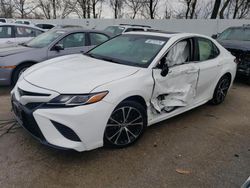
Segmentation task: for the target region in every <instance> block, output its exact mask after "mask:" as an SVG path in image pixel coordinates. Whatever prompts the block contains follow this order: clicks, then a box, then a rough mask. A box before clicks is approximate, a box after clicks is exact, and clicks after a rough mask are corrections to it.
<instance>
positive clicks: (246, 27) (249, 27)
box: [227, 25, 250, 29]
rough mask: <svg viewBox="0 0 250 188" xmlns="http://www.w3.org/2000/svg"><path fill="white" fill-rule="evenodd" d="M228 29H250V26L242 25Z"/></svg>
mask: <svg viewBox="0 0 250 188" xmlns="http://www.w3.org/2000/svg"><path fill="white" fill-rule="evenodd" d="M227 29H250V25H242V26H235V27H229V28H227Z"/></svg>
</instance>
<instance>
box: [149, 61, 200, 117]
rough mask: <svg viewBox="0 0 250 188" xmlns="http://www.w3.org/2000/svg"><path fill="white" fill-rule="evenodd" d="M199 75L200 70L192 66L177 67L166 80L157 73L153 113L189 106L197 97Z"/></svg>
mask: <svg viewBox="0 0 250 188" xmlns="http://www.w3.org/2000/svg"><path fill="white" fill-rule="evenodd" d="M190 70H192V71H190ZM198 75H199V69H198V68H197V67H196V66H192V65H180V66H178V67H175V68H174V69H173V70H172V72H170V73H169V75H167V77H166V79H163V78H162V77H161V75H160V74H158V73H157V71H155V73H154V78H155V87H154V92H153V95H152V98H151V101H150V102H151V108H153V109H151V112H152V113H153V114H157V113H164V112H165V113H166V112H170V111H171V109H173V108H176V107H184V106H187V105H188V104H189V103H190V102H191V101H193V100H194V98H195V96H196V88H197V81H198ZM155 112H156V113H155Z"/></svg>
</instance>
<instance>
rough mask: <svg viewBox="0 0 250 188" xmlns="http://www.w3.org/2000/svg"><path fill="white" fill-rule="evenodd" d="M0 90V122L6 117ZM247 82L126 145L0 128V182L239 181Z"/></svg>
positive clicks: (248, 122)
mask: <svg viewBox="0 0 250 188" xmlns="http://www.w3.org/2000/svg"><path fill="white" fill-rule="evenodd" d="M9 91H10V88H3V87H2V88H0V120H6V119H12V116H11V113H10V108H11V107H10V102H9V100H10V97H9ZM249 94H250V86H248V85H246V84H244V83H241V82H237V83H235V84H234V86H233V88H232V90H231V91H230V93H229V94H228V96H227V99H226V101H225V102H224V103H223V104H221V105H219V106H211V105H208V104H206V105H203V106H201V107H199V108H196V109H194V110H192V111H189V112H187V113H184V114H182V115H179V116H177V117H175V118H172V119H170V120H167V121H163V122H161V123H158V124H156V125H153V126H151V127H149V128H148V129H147V131H146V133H145V134H144V135H143V137H142V138H141V139H140V140H139V142H137V143H136V144H135V145H133V146H131V147H129V148H126V149H118V150H115V149H108V148H99V149H96V150H93V151H89V152H82V153H77V152H74V151H60V150H56V149H52V148H49V147H47V146H43V145H41V144H40V143H38V142H37V141H36V140H34V139H33V138H32V137H31V136H30V135H29V134H27V132H26V131H24V130H23V129H22V128H19V127H17V126H14V127H11V124H8V125H5V126H3V125H2V124H1V122H0V124H1V126H0V135H1V136H0V187H4V188H6V187H109V188H112V187H115V188H117V187H132V188H133V187H144V188H147V187H154V188H155V187H178V188H179V187H192V188H195V187H199V188H201V187H223V188H224V187H227V188H229V187H240V186H241V185H242V184H243V183H244V181H245V180H246V179H247V178H248V177H249V176H250V114H249V112H250V97H249Z"/></svg>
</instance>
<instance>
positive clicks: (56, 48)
mask: <svg viewBox="0 0 250 188" xmlns="http://www.w3.org/2000/svg"><path fill="white" fill-rule="evenodd" d="M53 50H55V51H57V52H59V51H61V50H64V47H63V45H62V44H56V45H55V46H54V47H53Z"/></svg>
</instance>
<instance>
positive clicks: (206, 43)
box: [197, 38, 219, 61]
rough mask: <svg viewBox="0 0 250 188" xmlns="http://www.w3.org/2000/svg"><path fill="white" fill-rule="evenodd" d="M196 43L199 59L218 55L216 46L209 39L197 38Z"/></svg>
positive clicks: (207, 58)
mask: <svg viewBox="0 0 250 188" xmlns="http://www.w3.org/2000/svg"><path fill="white" fill-rule="evenodd" d="M197 43H198V49H199V50H198V53H199V55H198V56H199V61H206V60H210V59H214V58H216V57H217V56H218V55H219V50H218V48H217V47H216V46H215V44H214V43H213V42H212V41H211V40H209V39H206V38H198V39H197Z"/></svg>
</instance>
